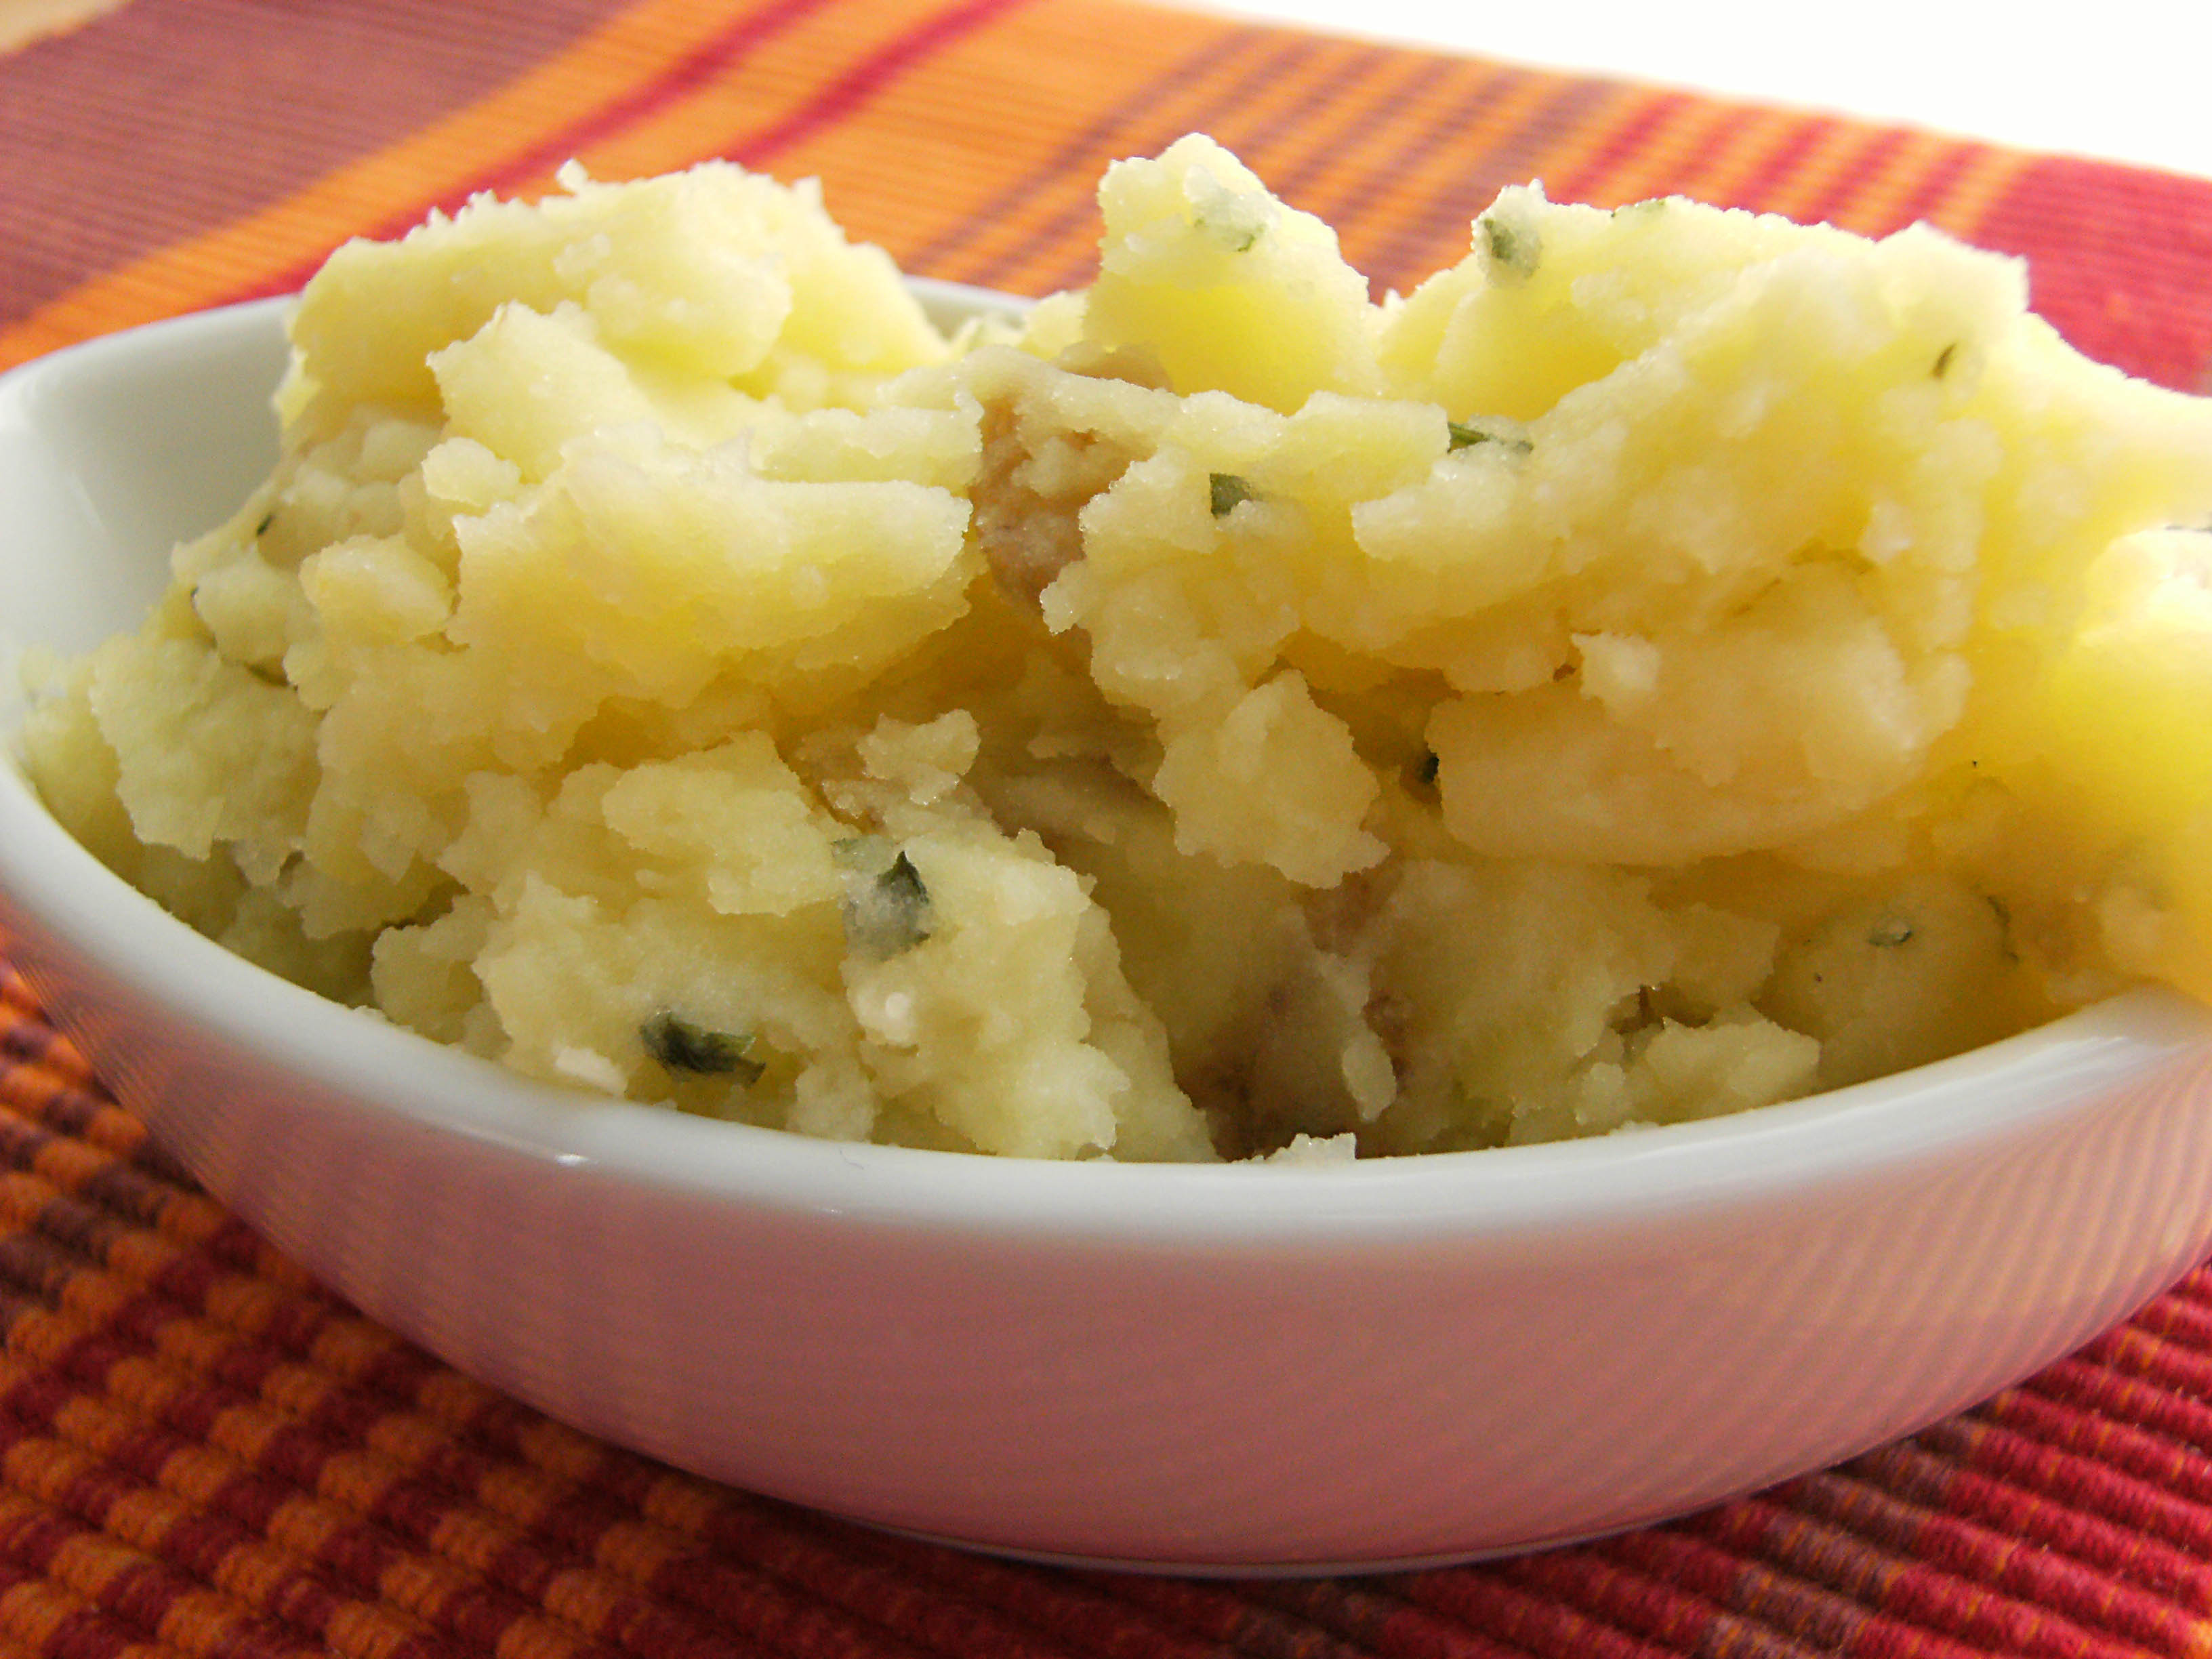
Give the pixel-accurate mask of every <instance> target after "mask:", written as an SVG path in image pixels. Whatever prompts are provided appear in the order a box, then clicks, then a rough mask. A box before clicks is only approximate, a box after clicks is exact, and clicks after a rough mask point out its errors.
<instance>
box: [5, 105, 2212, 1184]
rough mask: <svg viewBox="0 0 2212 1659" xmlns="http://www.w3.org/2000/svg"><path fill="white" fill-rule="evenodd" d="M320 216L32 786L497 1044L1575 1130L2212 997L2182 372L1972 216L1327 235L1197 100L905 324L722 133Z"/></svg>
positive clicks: (755, 1080)
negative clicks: (2084, 330) (327, 255)
mask: <svg viewBox="0 0 2212 1659" xmlns="http://www.w3.org/2000/svg"><path fill="white" fill-rule="evenodd" d="M563 185H564V193H562V194H560V195H556V196H555V197H551V198H550V199H549V200H547V201H545V202H544V203H543V204H538V205H534V206H526V205H520V204H501V203H496V202H492V201H489V200H486V201H481V202H478V203H476V204H471V206H470V207H469V208H468V209H467V210H465V211H463V212H462V213H461V214H460V215H459V216H457V217H455V218H453V219H452V220H450V221H448V220H446V219H443V218H439V219H434V220H433V221H432V222H430V223H429V224H428V225H426V226H424V227H422V228H420V229H418V230H417V231H416V232H415V233H414V234H411V235H410V236H408V237H407V238H406V239H405V240H403V241H401V242H398V243H397V244H393V245H388V246H387V245H375V244H369V243H355V244H352V245H349V246H347V247H345V248H343V249H342V250H341V251H340V252H338V253H337V254H336V255H335V256H334V257H333V258H331V261H330V263H329V264H328V265H327V266H326V267H325V270H323V272H322V273H321V274H320V275H319V276H318V277H317V278H316V279H315V281H314V282H313V283H312V284H311V285H310V287H309V289H307V294H306V295H305V297H304V298H303V300H302V301H301V304H300V307H299V308H298V311H297V313H296V315H295V319H294V322H293V340H294V344H295V354H294V361H293V368H292V372H291V374H290V376H289V379H288V380H287V381H286V384H285V386H284V387H283V391H282V392H281V394H280V407H281V410H282V413H283V421H284V432H285V441H284V455H283V461H282V463H281V465H279V467H278V468H277V470H276V473H275V475H274V476H273V477H271V478H270V480H269V481H268V483H266V484H265V485H264V487H263V488H262V489H259V490H258V492H256V494H255V495H253V497H252V499H251V500H250V501H246V503H245V504H244V505H243V506H242V507H240V509H239V511H238V512H237V513H236V514H235V515H234V517H233V518H232V519H231V520H230V521H229V522H228V523H227V524H225V525H224V526H222V527H221V528H219V529H217V530H216V531H215V532H212V533H211V534H210V535H208V536H206V537H204V538H201V539H200V540H197V541H196V542H193V543H191V544H188V545H186V546H185V547H183V548H181V549H179V551H178V553H177V555H176V560H175V581H174V584H173V586H172V588H171V590H170V592H169V593H168V595H167V598H166V599H164V600H163V602H162V603H161V605H160V607H159V608H158V610H157V611H156V612H155V615H154V616H153V617H152V618H151V619H150V621H149V623H147V625H146V626H145V627H144V628H143V629H142V630H141V631H140V632H139V633H137V635H132V636H131V637H127V638H122V639H118V640H115V641H112V642H110V643H109V644H108V645H106V646H105V647H102V648H101V649H100V650H99V651H97V652H96V653H93V654H92V655H91V656H90V657H88V658H87V659H83V660H81V661H76V662H72V663H68V664H56V663H47V664H45V665H41V666H40V668H39V669H38V670H37V671H35V678H36V681H37V690H38V691H39V694H40V695H39V697H38V700H37V703H36V707H35V709H34V712H33V715H32V717H31V719H30V721H29V723H28V726H27V731H26V732H25V739H24V740H25V745H26V749H27V755H28V757H29V761H30V764H31V768H32V770H33V775H34V776H35V778H36V779H37V781H38V782H39V783H40V787H41V788H42V789H43V790H44V792H45V793H46V798H47V799H48V800H49V801H50V803H51V804H52V806H53V808H54V810H55V811H56V812H57V813H58V815H59V816H60V817H62V818H63V819H64V821H65V822H66V823H68V824H69V825H70V826H71V828H72V829H74V830H75V831H76V833H77V834H78V835H79V836H81V837H82V839H83V840H84V841H85V842H86V843H87V844H88V846H90V847H91V848H93V849H94V851H95V852H97V853H98V854H100V857H102V858H103V859H105V860H107V861H108V862H109V863H110V864H111V865H112V866H114V867H115V868H116V869H117V870H118V871H119V872H121V873H122V874H124V875H125V877H127V878H129V879H131V880H132V881H134V882H136V883H137V884H139V885H140V886H141V887H143V889H144V890H146V891H148V892H149V893H151V894H153V895H154V896H156V897H157V898H159V899H160V900H161V902H163V903H165V904H167V906H168V907H169V908H172V909H173V910H174V911H175V912H176V913H177V914H179V915H181V916H183V917H185V919H186V920H188V921H191V923H192V924H193V925H194V926H196V927H200V928H201V929H203V930H204V931H205V932H206V933H209V934H210V935H211V936H213V937H214V938H216V939H220V940H222V942H224V943H225V944H226V945H229V946H231V947H233V948H234V949H236V950H237V951H240V952H242V953H244V954H245V955H246V956H248V957H252V958H253V959H254V960H256V961H258V962H260V963H264V964H266V965H267V966H269V967H270V968H272V969H275V970H276V971H277V972H279V973H282V974H284V975H288V976H289V977H292V978H294V979H295V980H298V981H301V982H302V983H304V984H307V985H309V986H312V987H316V988H317V989H319V990H321V991H323V992H325V994H329V995H331V996H332V997H336V998H340V999H343V1000H348V1001H350V1002H354V1003H356V1004H359V1005H361V1006H364V1007H368V1008H373V1009H375V1010H378V1011H380V1012H381V1013H382V1014H383V1015H384V1016H385V1017H387V1018H390V1019H392V1020H393V1021H396V1022H398V1023H399V1024H403V1025H404V1026H407V1027H409V1028H411V1029H412V1030H416V1031H419V1032H422V1033H423V1034H425V1035H427V1036H431V1037H434V1038H436V1039H438V1040H441V1041H443V1042H453V1043H458V1044H460V1045H462V1046H464V1047H465V1048H469V1049H471V1050H473V1051H475V1052H476V1053H478V1054H483V1055H486V1056H489V1057H490V1058H492V1059H495V1060H499V1061H501V1062H503V1063H504V1064H506V1065H507V1066H513V1067H514V1068H516V1069H517V1070H519V1071H520V1072H523V1073H527V1074H529V1075H531V1076H533V1077H537V1078H541V1079H548V1080H551V1081H554V1082H557V1083H566V1084H570V1085H577V1086H579V1087H581V1088H584V1089H589V1090H599V1091H608V1092H611V1093H617V1094H624V1095H628V1096H630V1097H634V1098H636V1099H640V1100H645V1101H654V1102H661V1103H667V1104H670V1105H673V1106H676V1107H679V1108H682V1109H686V1110H690V1111H695V1112H701V1113H706V1114H709V1115H719V1116H723V1117H728V1118H732V1119H737V1120H741V1121H747V1122H752V1123H757V1124H763V1125H769V1126H773V1127H784V1128H790V1129H794V1130H799V1131H802V1132H805V1133H813V1134H820V1135H829V1136H837V1137H847V1138H852V1139H863V1138H873V1139H886V1140H896V1141H902V1142H908V1143H911V1144H915V1145H921V1146H936V1147H945V1148H955V1149H963V1150H975V1151H983V1152H1000V1153H1011V1154H1018V1155H1024V1156H1036V1157H1095V1156H1100V1155H1111V1156H1113V1157H1115V1158H1156V1159H1158V1158H1182V1159H1195V1158H1214V1157H1220V1156H1231V1157H1236V1156H1247V1155H1252V1154H1255V1153H1267V1152H1279V1153H1283V1154H1285V1155H1288V1156H1292V1157H1300V1158H1312V1157H1328V1156H1343V1155H1348V1154H1349V1153H1350V1152H1352V1150H1353V1149H1354V1148H1355V1146H1356V1148H1357V1150H1358V1152H1364V1153H1383V1152H1427V1151H1437V1150H1447V1149H1459V1148H1470V1147H1479V1146H1495V1145H1499V1144H1503V1143H1508V1142H1519V1141H1530V1140H1540V1139H1554V1138H1559V1137H1564V1136H1571V1135H1583V1134H1591V1133H1602V1132H1606V1131H1609V1130H1613V1129H1617V1128H1620V1127H1624V1126H1628V1125H1635V1124H1650V1123H1664V1122H1673V1121H1681V1120H1685V1119H1690V1118H1697V1117H1702V1116H1706V1115H1711V1114H1715V1113H1719V1112H1727V1111H1735V1110H1738V1109H1744V1108H1747V1107H1753V1106H1758V1105H1760V1104H1764V1103H1769V1102H1772V1101H1777V1100H1780V1099H1784V1098H1787V1097H1791V1096H1796V1095H1801V1094H1803V1093H1806V1092H1808V1091H1813V1090H1817V1089H1821V1088H1826V1087H1830V1086H1833V1085H1839V1084H1844V1083H1848V1082H1851V1081H1854V1080H1856V1079H1863V1078H1866V1077H1870V1076H1873V1075H1875V1074H1877V1073H1883V1072H1887V1071H1889V1070H1892V1069H1894V1068H1897V1067H1900V1066H1911V1065H1913V1064H1917V1063H1918V1062H1921V1061H1923V1060H1932V1059H1935V1058H1937V1057H1939V1056H1941V1055H1944V1054H1949V1053H1952V1052H1954V1051H1956V1050H1959V1049H1961V1048H1966V1047H1969V1046H1971V1045H1973V1044H1976V1043H1978V1042H1984V1041H1986V1040H1989V1039H1990V1038H1994V1037H1996V1036H2001V1035H2003V1034H2005V1033H2008V1032H2010V1031H2013V1030H2018V1029H2020V1028H2021V1027H2023V1026H2025V1025H2027V1024H2031V1023H2033V1022H2035V1021H2037V1020H2039V1019H2042V1018H2046V1017H2048V1016H2050V1015H2051V1014H2053V1013H2055V1012H2059V1011H2062V1010H2063V1009H2066V1008H2069V1007H2072V1006H2078V1005H2080V1004H2081V1003H2082V1002H2084V1001H2086V1000H2089V999H2092V998H2094V997H2097V996H2100V995H2101V994H2106V993H2107V992H2109V991H2111V990H2113V989H2116V988H2118V987H2121V986H2123V985H2124V984H2127V983H2129V982H2131V981H2136V980H2141V979H2145V978H2149V979H2160V980H2165V981H2171V982H2173V983H2176V984H2179V985H2180V986H2181V987H2184V988H2185V989H2187V990H2189V991H2191V992H2192V993H2194V994H2198V995H2200V996H2212V953H2209V952H2208V946H2212V739H2208V738H2207V736H2206V734H2205V729H2204V726H2203V714H2202V711H2203V709H2204V708H2206V707H2208V706H2212V702H2209V701H2208V699H2212V597H2209V596H2208V592H2207V586H2206V581H2205V576H2206V573H2207V571H2208V570H2212V557H2208V554H2207V548H2206V543H2207V539H2208V538H2205V537H2204V536H2203V535H2202V534H2199V533H2196V532H2192V531H2190V530H2188V529H2176V528H2172V526H2190V525H2193V524H2197V523H2198V522H2199V521H2201V520H2203V518H2204V516H2205V515H2206V514H2207V513H2212V408H2208V406H2207V405H2206V404H2204V403H2203V402H2201V401H2197V400H2192V399H2190V398H2184V397H2181V396H2179V395H2178V394H2174V393H2170V392H2161V391H2159V390H2156V389H2154V388H2152V387H2149V386H2143V385H2141V384H2138V383H2135V382H2131V381H2130V380H2126V379H2125V378H2124V377H2123V376H2121V375H2119V374H2116V373H2114V372H2112V371H2111V370H2109V369H2106V368H2100V367H2098V366H2097V365H2095V364H2093V363H2090V362H2087V361H2085V360H2083V359H2082V358H2081V357H2079V356H2076V355H2075V354H2074V353H2073V352H2072V351H2070V350H2069V349H2068V348H2067V347H2065V346H2064V345H2063V343H2061V342H2060V341H2059V340H2058V339H2057V337H2056V336H2055V335H2054V334H2053V333H2052V332H2051V330H2050V329H2049V328H2048V327H2047V326H2045V325H2044V324H2043V323H2041V322H2040V321H2039V320H2038V319H2035V318H2034V317H2033V316H2032V315H2030V314H2029V313H2027V308H2026V295H2025V283H2024V276H2023V274H2022V272H2021V269H2020V267H2019V266H2017V265H2016V264H2012V263H2010V262H2008V261H2005V260H2002V259H1998V258H1991V257H1990V256H1987V255H1984V254H1980V253H1977V252H1972V251H1970V250H1968V249H1966V248H1964V247H1962V246H1959V245H1957V244H1955V243H1954V242H1951V241H1949V240H1946V239H1945V238H1943V237H1942V236H1941V235H1939V234H1936V233H1934V232H1932V231H1929V230H1926V229H1923V228H1916V229H1912V230H1908V231H1905V232H1904V233H1902V234H1899V235H1896V236H1893V237H1890V238H1888V239H1887V240H1883V241H1881V242H1868V241H1863V240H1858V239H1856V238H1853V237H1850V236H1847V235H1844V234H1841V233H1838V232H1836V231H1833V230H1830V229H1826V228H1810V229H1808V228H1799V227H1796V226H1794V225H1790V224H1789V223H1786V222H1783V221H1780V220H1778V219H1771V218H1759V217H1753V216H1749V215H1747V214H1742V213H1730V212H1721V211H1718V210H1713V209H1710V208H1706V207H1701V206H1699V205H1696V204H1692V203H1690V202H1687V201H1683V200H1666V201H1655V202H1649V203H1644V204H1638V205H1636V206H1633V207H1628V208H1623V209H1620V210H1617V211H1614V212H1611V213H1606V212H1601V211H1598V210H1593V209H1589V208H1584V207H1574V206H1565V205H1558V204H1552V203H1549V202H1547V201H1546V200H1545V198H1544V197H1543V196H1542V194H1541V191H1538V190H1536V189H1534V188H1530V189H1516V190H1509V191H1505V192H1504V194H1503V195H1502V196H1501V197H1499V198H1498V201H1497V203H1496V204H1495V205H1493V206H1492V208H1491V209H1490V210H1488V211H1487V212H1486V214H1485V215H1484V216H1482V217H1481V218H1480V220H1478V221H1477V222H1475V224H1474V234H1473V238H1472V250H1471V252H1470V253H1469V255H1468V258H1466V259H1465V260H1464V261H1462V263H1461V264H1458V265H1456V266H1455V267H1453V268H1451V269H1450V270H1445V271H1443V273H1441V274H1440V275H1438V276H1435V277H1434V278H1432V279H1431V281H1429V282H1428V283H1425V284H1424V285H1422V286H1421V287H1420V288H1419V289H1418V290H1417V291H1415V292H1414V293H1413V295H1410V296H1407V297H1406V298H1403V299H1399V298H1396V297H1395V296H1394V297H1391V298H1389V299H1388V300H1386V301H1383V303H1381V304H1376V303H1373V302H1370V298H1369V294H1368V287H1367V283H1366V282H1365V281H1364V278H1362V277H1361V276H1359V275H1358V273H1357V272H1355V271H1354V270H1352V269H1351V268H1350V267H1349V266H1348V265H1346V264H1345V262H1344V261H1343V259H1342V258H1341V257H1340V254H1339V252H1338V248H1337V243H1336V240H1335V238H1334V235H1333V234H1331V233H1330V232H1329V231H1328V229H1327V228H1326V227H1324V226H1322V224H1321V223H1320V222H1317V221H1316V220H1314V219H1312V218H1310V216H1306V215H1304V214H1302V213H1298V212H1296V211H1294V210H1291V209H1289V208H1287V207H1285V205H1283V204H1281V203H1279V202H1278V201H1276V200H1275V199H1274V198H1273V197H1271V196H1270V195H1269V194H1268V193H1267V191H1266V190H1265V188H1264V187H1263V186H1262V185H1261V184H1260V182H1259V181H1258V180H1257V179H1255V178H1254V177H1253V176H1252V175H1251V174H1250V173H1249V172H1247V171H1246V170H1245V169H1244V168H1243V167H1242V166H1241V165H1240V164H1239V163H1238V162H1237V161H1236V160H1235V159H1234V158H1232V157H1231V156H1230V155H1228V154H1227V153H1226V152H1225V151H1223V150H1222V149H1219V148H1218V146H1216V145H1214V144H1213V143H1211V142H1210V141H1208V140H1206V139H1204V138H1199V137H1193V138H1188V139H1185V140H1183V141H1182V143H1178V144H1176V145H1175V146H1174V147H1173V148H1172V149H1170V150H1168V151H1167V152H1166V153H1165V154H1164V155H1161V156H1159V157H1158V158H1156V159H1152V160H1145V161H1129V162H1124V163H1122V164H1120V165H1118V166H1116V167H1114V168H1112V169H1111V170H1110V171H1109V173H1107V175H1106V177H1105V179H1104V180H1103V185H1102V187H1101V190H1100V202H1101V206H1102V209H1103V216H1104V221H1105V236H1104V241H1103V249H1102V266H1101V272H1100V275H1099V277H1098V280H1097V283H1095V284H1094V285H1093V286H1092V287H1091V288H1090V289H1088V290H1086V291H1085V292H1083V293H1080V294H1075V295H1060V296H1057V297H1055V298H1054V299H1053V300H1050V301H1045V302H1044V303H1042V305H1040V306H1039V307H1037V308H1036V311H1035V312H1034V313H1031V314H1030V317H1029V318H1028V319H1027V321H1026V324H1025V325H1023V326H1022V327H1021V329H1020V330H1019V331H1018V333H1017V332H1016V331H1015V330H1014V329H1013V328H1012V326H1011V325H1009V326H1008V327H1007V328H1006V329H1001V330H999V331H995V334H994V331H990V330H985V331H981V332H978V333H975V334H971V335H969V336H967V337H963V338H962V339H960V340H959V341H957V342H953V341H948V340H946V339H945V338H943V337H940V336H939V334H938V333H937V332H936V331H934V330H933V328H932V327H931V326H930V325H929V324H928V322H927V320H926V319H925V318H924V316H923V314H922V313H921V310H920V309H919V307H917V306H916V304H915V301H913V300H912V299H911V298H910V297H909V296H908V295H907V294H906V292H905V291H904V290H903V289H902V286H901V284H900V282H899V279H898V276H897V274H896V271H895V270H893V269H892V267H891V266H890V263H889V261H888V260H886V259H885V258H884V257H883V256H882V255H881V254H880V253H878V252H876V251H875V250H872V249H869V248H863V247H856V246H851V245H849V244H848V242H847V241H846V240H845V239H844V238H843V236H842V234H841V233H839V231H838V230H837V229H836V227H835V226H834V225H832V224H831V223H830V222H829V220H828V219H827V218H826V217H825V216H824V215H823V211H822V209H821V207H820V205H819V204H818V202H817V200H816V198H815V197H814V196H813V195H812V194H811V192H810V191H806V190H798V191H793V190H787V189H786V188H784V187H782V186H781V185H776V184H774V183H772V182H770V181H769V180H767V179H761V178H758V177H755V176H751V175H748V174H745V173H742V172H739V171H738V170H737V169H735V168H733V167H728V166H724V165H708V166H706V167H700V168H698V169H696V170H695V171H693V172H691V173H686V174H683V175H679V176H676V177H671V178H666V179H654V180H651V181H648V182H645V183H641V184H637V185H624V186H611V185H598V184H593V183H592V182H590V181H588V180H586V179H583V178H582V177H581V176H580V175H570V176H568V177H565V178H564V179H563Z"/></svg>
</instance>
